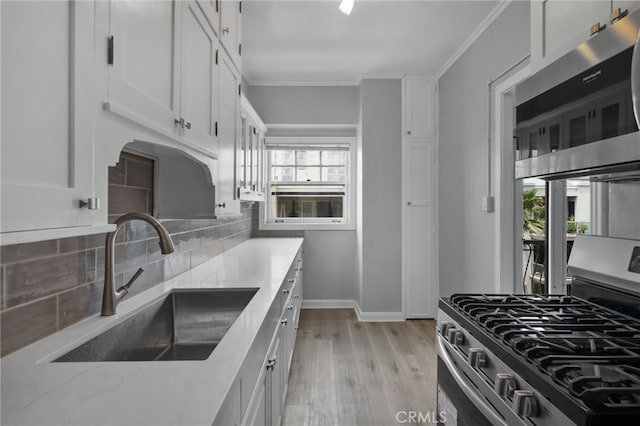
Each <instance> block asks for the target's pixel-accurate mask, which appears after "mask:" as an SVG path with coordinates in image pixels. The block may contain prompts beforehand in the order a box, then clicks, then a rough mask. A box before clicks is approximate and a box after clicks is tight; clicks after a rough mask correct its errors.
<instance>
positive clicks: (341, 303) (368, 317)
mask: <svg viewBox="0 0 640 426" xmlns="http://www.w3.org/2000/svg"><path fill="white" fill-rule="evenodd" d="M302 309H353V310H354V311H356V315H357V316H358V321H361V322H397V321H404V320H405V318H404V315H402V312H363V311H362V309H360V305H359V304H358V302H357V301H355V300H344V299H304V300H303V301H302Z"/></svg>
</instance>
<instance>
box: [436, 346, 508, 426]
mask: <svg viewBox="0 0 640 426" xmlns="http://www.w3.org/2000/svg"><path fill="white" fill-rule="evenodd" d="M436 338H437V346H438V413H439V416H440V421H441V423H438V424H439V425H443V426H467V425H468V426H491V425H499V426H508V424H507V422H506V421H505V419H504V417H503V416H502V415H500V414H499V413H498V412H497V411H496V409H495V408H494V407H493V406H492V405H491V404H489V402H488V401H487V399H486V398H485V396H484V395H483V394H482V393H481V392H480V390H479V388H478V386H477V385H476V384H474V383H473V382H472V381H471V380H470V378H469V376H468V375H467V374H465V372H464V367H463V364H462V363H461V362H459V360H458V361H456V360H454V357H452V355H451V354H450V353H449V349H447V344H446V342H445V341H444V339H443V338H442V336H440V335H438V336H436ZM518 424H520V423H518Z"/></svg>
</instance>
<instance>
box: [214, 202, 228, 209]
mask: <svg viewBox="0 0 640 426" xmlns="http://www.w3.org/2000/svg"><path fill="white" fill-rule="evenodd" d="M216 206H217V207H220V208H222V209H225V208H227V203H218V204H216Z"/></svg>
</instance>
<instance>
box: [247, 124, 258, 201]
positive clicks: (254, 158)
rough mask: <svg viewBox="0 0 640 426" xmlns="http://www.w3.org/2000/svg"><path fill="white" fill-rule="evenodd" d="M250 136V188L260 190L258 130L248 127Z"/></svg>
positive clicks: (254, 190)
mask: <svg viewBox="0 0 640 426" xmlns="http://www.w3.org/2000/svg"><path fill="white" fill-rule="evenodd" d="M250 130H251V131H250V135H249V136H250V138H251V190H252V191H253V192H260V187H259V183H258V174H259V158H258V152H259V148H258V145H259V144H260V137H259V135H258V130H257V129H256V128H255V127H254V126H251V129H250Z"/></svg>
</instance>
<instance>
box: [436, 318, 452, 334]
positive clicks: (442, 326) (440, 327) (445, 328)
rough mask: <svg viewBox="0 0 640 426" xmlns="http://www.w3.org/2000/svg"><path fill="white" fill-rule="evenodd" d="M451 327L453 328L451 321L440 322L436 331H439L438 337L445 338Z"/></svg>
mask: <svg viewBox="0 0 640 426" xmlns="http://www.w3.org/2000/svg"><path fill="white" fill-rule="evenodd" d="M451 327H453V323H452V322H451V321H442V322H441V323H440V324H438V330H439V331H440V335H441V336H442V337H446V336H447V331H449V329H450V328H451Z"/></svg>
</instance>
